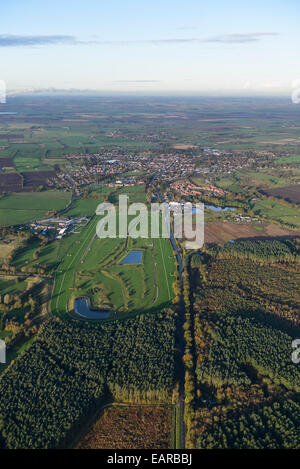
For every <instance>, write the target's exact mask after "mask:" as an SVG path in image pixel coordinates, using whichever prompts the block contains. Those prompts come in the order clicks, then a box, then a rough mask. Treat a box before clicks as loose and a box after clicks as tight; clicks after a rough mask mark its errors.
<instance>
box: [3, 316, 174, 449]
mask: <svg viewBox="0 0 300 469" xmlns="http://www.w3.org/2000/svg"><path fill="white" fill-rule="evenodd" d="M175 337H176V317H175V315H174V313H173V312H172V311H170V310H168V311H164V312H161V313H158V314H156V315H145V316H139V317H137V318H134V319H130V320H127V321H116V322H108V323H103V324H87V323H82V322H77V321H68V322H63V321H59V320H51V321H49V322H48V323H46V324H44V325H43V326H42V328H41V330H40V333H39V334H38V336H37V338H36V340H35V341H34V343H33V344H32V345H31V347H30V348H29V349H28V350H27V351H26V352H25V353H24V354H23V355H22V356H20V357H19V358H18V359H17V360H16V361H15V362H14V363H13V364H12V365H11V366H10V367H9V368H8V369H7V370H6V371H5V372H4V374H3V375H2V376H1V378H0V394H1V401H0V432H1V435H2V438H3V440H4V445H5V446H6V447H7V448H56V447H61V446H65V445H67V444H68V442H69V441H70V440H71V439H72V437H73V436H74V435H75V434H76V430H78V428H80V426H81V425H82V423H83V422H84V421H85V420H86V418H87V417H88V416H89V415H90V414H92V413H93V412H94V411H95V410H96V409H98V408H99V406H101V404H102V403H104V402H107V400H111V398H114V399H116V400H122V401H126V402H153V401H155V402H170V399H171V396H172V389H173V387H174V380H175V354H176V349H175Z"/></svg>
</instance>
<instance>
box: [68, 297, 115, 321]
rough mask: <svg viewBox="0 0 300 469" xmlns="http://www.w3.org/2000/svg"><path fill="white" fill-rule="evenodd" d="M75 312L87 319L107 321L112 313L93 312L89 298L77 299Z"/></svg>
mask: <svg viewBox="0 0 300 469" xmlns="http://www.w3.org/2000/svg"><path fill="white" fill-rule="evenodd" d="M74 310H75V313H76V314H78V316H81V317H83V318H86V319H106V318H108V317H109V315H110V311H104V310H101V309H99V310H97V309H96V310H92V309H91V308H90V305H89V300H88V299H87V298H76V300H75V303H74Z"/></svg>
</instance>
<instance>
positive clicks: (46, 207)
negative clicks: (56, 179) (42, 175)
mask: <svg viewBox="0 0 300 469" xmlns="http://www.w3.org/2000/svg"><path fill="white" fill-rule="evenodd" d="M69 200H70V194H68V193H66V192H56V191H45V192H26V193H22V194H21V193H17V194H9V195H6V196H2V197H1V198H0V226H10V225H18V224H23V223H29V222H31V221H34V220H36V219H40V218H42V217H44V216H45V215H46V213H47V212H49V211H51V210H62V209H63V208H65V207H66V206H67V204H68V202H69Z"/></svg>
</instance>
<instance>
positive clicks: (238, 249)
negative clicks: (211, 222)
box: [206, 239, 300, 263]
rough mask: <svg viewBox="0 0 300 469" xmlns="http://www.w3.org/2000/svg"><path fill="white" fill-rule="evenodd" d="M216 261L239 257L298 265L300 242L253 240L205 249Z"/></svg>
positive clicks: (297, 240)
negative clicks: (295, 263)
mask: <svg viewBox="0 0 300 469" xmlns="http://www.w3.org/2000/svg"><path fill="white" fill-rule="evenodd" d="M206 251H207V252H208V253H211V254H212V255H214V256H215V257H217V258H218V259H222V258H223V259H225V258H227V257H239V258H246V259H252V260H254V261H265V262H269V263H272V262H290V263H293V262H297V263H300V240H299V239H292V240H289V239H288V240H276V239H272V240H264V241H260V240H255V241H250V240H246V241H242V240H240V241H235V242H232V241H231V242H230V241H229V242H227V243H225V244H223V245H220V246H215V247H213V248H206Z"/></svg>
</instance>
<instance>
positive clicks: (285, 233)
mask: <svg viewBox="0 0 300 469" xmlns="http://www.w3.org/2000/svg"><path fill="white" fill-rule="evenodd" d="M295 236H300V230H297V231H294V230H288V229H286V228H282V227H281V226H278V225H275V224H268V223H260V224H257V223H233V222H226V223H223V222H220V221H216V222H209V223H207V225H205V229H204V241H205V243H209V244H210V243H212V244H223V243H225V242H227V241H229V240H235V239H251V238H252V239H264V238H265V239H270V238H282V239H284V238H293V237H295Z"/></svg>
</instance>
